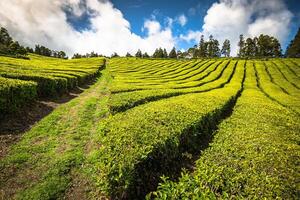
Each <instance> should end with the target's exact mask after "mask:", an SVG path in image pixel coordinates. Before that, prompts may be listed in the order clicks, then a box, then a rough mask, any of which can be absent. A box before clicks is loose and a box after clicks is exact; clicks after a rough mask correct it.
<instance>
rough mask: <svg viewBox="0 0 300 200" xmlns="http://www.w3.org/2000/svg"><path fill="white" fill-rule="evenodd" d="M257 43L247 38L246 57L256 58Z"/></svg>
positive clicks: (244, 51)
mask: <svg viewBox="0 0 300 200" xmlns="http://www.w3.org/2000/svg"><path fill="white" fill-rule="evenodd" d="M255 45H256V44H255V42H254V40H252V39H251V38H247V39H246V42H245V46H244V50H243V53H244V56H245V57H254V56H255V52H256V47H255Z"/></svg>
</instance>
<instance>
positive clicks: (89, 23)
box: [0, 0, 300, 56]
mask: <svg viewBox="0 0 300 200" xmlns="http://www.w3.org/2000/svg"><path fill="white" fill-rule="evenodd" d="M0 8H1V9H0V26H3V27H5V28H7V29H8V31H9V32H10V34H11V35H12V36H13V37H14V38H15V39H16V40H18V41H19V42H20V43H22V44H23V45H27V46H31V47H34V45H35V44H41V45H44V46H47V47H49V48H51V49H55V50H63V51H65V52H66V53H67V54H68V55H69V56H71V55H72V54H74V53H82V54H83V53H87V52H91V51H94V52H97V53H100V54H104V55H107V56H109V55H111V54H113V53H114V52H116V53H118V54H119V55H125V54H126V53H127V52H129V53H131V54H134V53H135V52H136V51H137V50H138V49H141V50H142V51H143V52H147V53H149V54H152V53H153V52H154V50H155V49H156V48H158V47H162V48H166V49H167V50H168V51H170V50H171V49H172V48H173V47H176V49H178V50H186V49H188V48H189V47H192V46H194V45H195V44H197V43H198V42H199V39H200V36H201V35H204V36H205V38H206V39H208V37H209V35H213V36H214V37H215V38H216V39H218V40H219V42H220V43H221V44H222V43H223V41H224V40H225V39H229V40H230V41H231V48H232V55H233V56H234V55H236V53H237V42H238V38H239V35H240V34H244V35H245V37H254V36H258V35H260V34H268V35H272V36H274V37H276V38H278V39H279V41H280V42H281V44H282V48H283V50H285V48H286V46H287V44H288V43H289V42H290V40H291V39H293V37H294V35H295V34H296V32H297V30H298V28H299V26H300V3H299V0H172V1H170V0H1V1H0Z"/></svg>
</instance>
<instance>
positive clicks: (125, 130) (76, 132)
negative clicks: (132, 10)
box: [0, 57, 300, 199]
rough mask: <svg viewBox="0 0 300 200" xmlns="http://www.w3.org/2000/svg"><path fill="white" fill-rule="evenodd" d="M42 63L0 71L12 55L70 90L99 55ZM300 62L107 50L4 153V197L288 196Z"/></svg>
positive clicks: (293, 179) (293, 190)
mask: <svg viewBox="0 0 300 200" xmlns="http://www.w3.org/2000/svg"><path fill="white" fill-rule="evenodd" d="M7 59H12V58H7ZM39 59H40V60H39ZM50 59H51V58H50ZM42 60H43V59H42V58H39V57H36V58H34V57H32V59H31V60H29V61H23V60H22V61H19V60H16V59H15V60H10V61H6V64H5V65H3V68H2V70H6V72H5V73H7V72H9V73H12V74H13V73H14V72H13V71H14V70H16V69H11V68H14V67H11V66H10V65H9V64H8V63H9V62H11V64H12V66H19V67H20V68H19V69H17V70H20V71H19V72H22V73H24V74H25V75H28V74H32V71H34V70H37V76H38V75H39V74H44V73H47V74H48V75H49V76H51V77H52V78H55V79H56V78H57V79H58V80H60V79H64V80H66V82H67V85H66V87H67V88H68V87H71V86H72V84H71V82H72V81H70V80H77V81H79V80H80V77H82V75H83V74H87V73H93V72H95V70H96V71H97V70H99V68H96V67H95V66H98V67H99V65H97V63H98V64H101V59H100V60H99V59H98V60H97V59H83V60H81V59H78V60H76V61H64V60H60V62H62V63H57V62H58V60H56V59H53V60H51V61H50V60H49V62H48V64H47V65H44V66H43V67H42V68H37V63H39V62H42ZM19 62H20V63H19ZM22 62H28V63H30V62H31V63H34V64H32V65H29V64H27V65H24V67H23V66H22ZM299 64H300V61H299V60H297V59H270V60H269V61H261V60H251V61H245V60H238V61H237V60H233V59H214V60H193V61H176V60H155V59H153V60H151V59H135V58H115V59H110V60H108V62H107V65H106V69H104V70H102V71H101V77H100V78H99V79H98V80H97V82H96V83H95V84H94V85H93V86H91V87H90V88H89V89H87V90H86V91H84V92H83V93H82V94H81V95H80V96H79V97H77V98H75V99H73V100H72V101H70V102H68V103H66V104H63V105H61V106H59V107H58V108H57V109H55V110H54V111H53V112H52V113H51V114H50V115H48V116H47V117H45V118H44V119H43V120H41V121H40V122H39V123H37V124H36V125H35V126H34V127H32V129H31V130H30V131H28V132H27V133H25V134H24V136H23V137H22V139H21V140H20V141H19V142H18V143H17V144H15V145H13V146H12V147H11V149H10V151H9V154H8V155H7V156H6V157H4V158H3V159H1V161H0V170H1V179H0V191H3V192H2V193H1V198H4V199H9V198H15V199H62V198H65V199H68V198H69V199H73V198H75V197H77V198H79V197H80V198H81V199H99V198H104V199H144V198H157V199H201V198H202V199H217V198H220V199H223V198H224V199H244V198H245V199H276V198H278V199H296V198H297V195H299V188H297V177H298V175H299V168H298V165H299V158H300V156H299V153H298V152H299V150H300V149H299V140H300V138H299V130H300V127H299V124H300V123H299V105H300V104H299V86H300V83H299ZM0 69H1V68H0ZM25 71H29V72H28V73H25ZM97 73H98V72H97ZM30 76H31V77H33V76H32V75H30ZM90 78H92V76H88V77H87V79H90ZM2 79H3V80H6V79H5V78H2ZM0 80H1V79H0ZM9 80H11V79H9ZM21 82H22V81H21ZM25 82H26V83H29V81H25ZM75 82H76V81H75ZM75 82H74V84H75V85H76V84H77V83H75ZM22 83H23V82H22ZM31 83H32V84H33V85H32V86H33V87H37V89H36V90H37V94H38V86H39V83H34V82H31ZM68 85H69V86H68ZM4 96H6V95H4ZM185 168H186V169H185ZM161 177H162V178H161ZM157 186H158V188H157ZM74 194H75V196H74ZM147 194H148V195H147ZM72 195H73V196H72Z"/></svg>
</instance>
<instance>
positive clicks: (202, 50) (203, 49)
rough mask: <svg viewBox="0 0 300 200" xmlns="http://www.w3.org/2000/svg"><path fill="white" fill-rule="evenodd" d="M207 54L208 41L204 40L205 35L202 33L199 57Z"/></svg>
mask: <svg viewBox="0 0 300 200" xmlns="http://www.w3.org/2000/svg"><path fill="white" fill-rule="evenodd" d="M206 56H207V43H205V41H204V35H201V39H200V42H199V57H202V58H204V57H206Z"/></svg>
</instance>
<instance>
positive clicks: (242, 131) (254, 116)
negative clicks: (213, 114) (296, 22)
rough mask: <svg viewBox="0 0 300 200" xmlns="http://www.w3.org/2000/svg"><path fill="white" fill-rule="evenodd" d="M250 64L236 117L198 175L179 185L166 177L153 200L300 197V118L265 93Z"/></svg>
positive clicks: (204, 156)
mask: <svg viewBox="0 0 300 200" xmlns="http://www.w3.org/2000/svg"><path fill="white" fill-rule="evenodd" d="M255 62H256V61H255ZM248 63H249V64H247V73H246V81H245V85H244V86H245V87H244V91H243V92H242V95H241V97H240V98H239V99H238V101H237V105H236V107H235V108H234V111H233V114H232V116H231V117H230V118H228V119H226V120H225V121H224V122H222V123H221V125H220V126H219V130H218V131H217V133H216V135H215V138H214V140H213V142H212V143H211V147H210V148H208V149H207V150H205V151H204V153H203V154H202V155H201V157H200V159H199V160H198V161H197V162H196V166H195V171H194V172H193V173H187V172H184V173H183V174H182V176H181V178H180V180H179V181H178V182H173V181H170V180H168V178H166V177H164V178H163V180H164V182H163V183H161V184H160V186H159V188H158V190H157V191H155V192H152V194H150V195H148V198H149V199H150V198H151V199H154V198H155V199H297V198H298V197H299V187H298V186H299V160H300V155H299V152H300V147H299V142H300V137H299V130H300V120H299V116H297V115H295V114H294V113H293V112H291V111H290V110H289V109H287V108H285V107H283V106H281V105H280V104H278V103H277V102H275V101H273V100H272V99H270V98H269V97H268V96H266V95H265V94H264V93H263V92H262V91H261V89H260V88H259V87H258V85H259V84H258V82H257V80H256V75H255V70H254V68H253V64H252V63H251V62H248ZM274 95H276V93H274Z"/></svg>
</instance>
